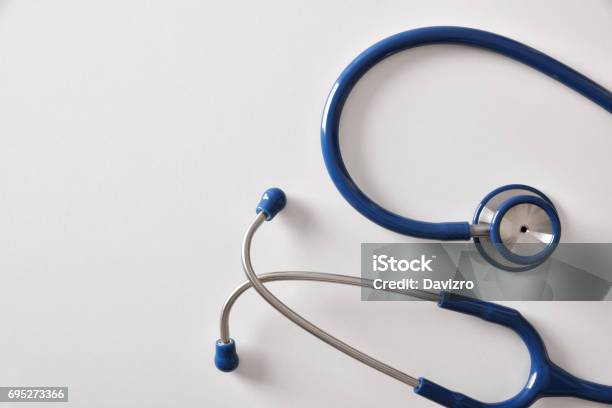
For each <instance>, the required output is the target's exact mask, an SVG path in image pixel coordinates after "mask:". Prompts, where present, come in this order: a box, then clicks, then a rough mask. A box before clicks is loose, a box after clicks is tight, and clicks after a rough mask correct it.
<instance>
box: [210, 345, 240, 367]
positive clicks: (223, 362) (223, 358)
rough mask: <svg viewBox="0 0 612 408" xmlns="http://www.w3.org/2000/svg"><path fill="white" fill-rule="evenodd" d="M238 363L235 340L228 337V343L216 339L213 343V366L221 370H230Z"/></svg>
mask: <svg viewBox="0 0 612 408" xmlns="http://www.w3.org/2000/svg"><path fill="white" fill-rule="evenodd" d="M238 363H239V359H238V353H236V342H235V341H234V340H233V339H230V342H229V343H223V342H222V341H221V340H217V343H216V344H215V366H217V368H218V369H219V370H221V371H225V372H230V371H234V370H235V369H236V368H237V367H238Z"/></svg>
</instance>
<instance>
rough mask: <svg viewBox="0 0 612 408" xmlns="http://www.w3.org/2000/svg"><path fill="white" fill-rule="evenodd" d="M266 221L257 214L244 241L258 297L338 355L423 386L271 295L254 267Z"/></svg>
mask: <svg viewBox="0 0 612 408" xmlns="http://www.w3.org/2000/svg"><path fill="white" fill-rule="evenodd" d="M265 220H266V214H265V213H264V212H263V211H262V212H260V213H259V214H257V217H255V220H254V221H253V223H252V224H251V226H250V227H249V228H248V230H247V232H246V233H245V235H244V239H243V241H242V268H243V269H244V273H245V274H246V277H247V279H248V280H249V281H250V282H251V285H252V286H253V289H255V290H256V291H257V293H259V295H261V297H262V298H264V300H265V301H266V302H268V303H269V304H270V306H272V307H273V308H275V309H276V310H278V311H279V312H280V313H281V314H282V315H283V316H285V317H286V318H287V319H289V320H291V321H292V322H293V323H295V324H297V325H298V326H299V327H301V328H302V329H304V330H306V331H307V332H308V333H310V334H312V335H313V336H315V337H317V338H319V339H320V340H322V341H324V342H325V343H327V344H329V345H330V346H332V347H334V348H335V349H337V350H338V351H341V352H343V353H344V354H346V355H348V356H349V357H353V358H354V359H356V360H358V361H360V362H362V363H363V364H365V365H367V366H370V367H372V368H374V369H375V370H378V371H380V372H381V373H384V374H387V375H388V376H390V377H393V378H395V379H396V380H398V381H401V382H403V383H405V384H408V385H410V386H411V387H417V386H418V385H419V380H418V379H417V378H415V377H412V376H410V375H408V374H406V373H403V372H402V371H399V370H397V369H395V368H393V367H391V366H388V365H387V364H385V363H383V362H381V361H379V360H376V359H375V358H373V357H370V356H368V355H367V354H365V353H362V352H361V351H359V350H357V349H355V348H353V347H351V346H349V345H348V344H346V343H344V342H343V341H341V340H340V339H338V338H336V337H334V336H332V335H331V334H329V333H327V332H326V331H324V330H322V329H320V328H319V327H317V326H315V325H314V324H312V323H311V322H310V321H308V320H306V319H305V318H303V317H302V316H300V315H299V314H297V313H296V312H295V311H293V310H292V309H291V308H290V307H289V306H287V305H285V304H284V303H283V302H281V301H280V300H279V299H278V298H277V297H276V296H274V294H272V292H270V291H269V290H268V289H267V288H266V287H265V286H264V285H263V283H262V282H261V281H260V280H259V278H258V277H257V274H256V273H255V271H254V270H253V265H252V263H251V243H252V241H253V235H254V234H255V232H256V231H257V229H258V228H259V227H260V226H261V224H262V223H263V222H264V221H265Z"/></svg>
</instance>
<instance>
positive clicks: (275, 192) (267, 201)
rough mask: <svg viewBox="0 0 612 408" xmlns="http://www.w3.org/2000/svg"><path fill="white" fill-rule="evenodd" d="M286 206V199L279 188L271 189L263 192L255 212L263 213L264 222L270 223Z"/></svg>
mask: <svg viewBox="0 0 612 408" xmlns="http://www.w3.org/2000/svg"><path fill="white" fill-rule="evenodd" d="M286 204H287V197H286V196H285V193H284V192H283V190H281V189H280V188H276V187H272V188H269V189H267V190H266V191H264V193H263V195H262V196H261V201H259V204H257V209H256V210H255V212H257V214H259V213H260V212H262V211H263V213H264V214H266V221H270V220H271V219H272V218H274V216H275V215H276V214H278V213H279V212H280V211H281V210H282V209H283V208H285V205H286Z"/></svg>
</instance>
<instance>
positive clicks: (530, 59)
mask: <svg viewBox="0 0 612 408" xmlns="http://www.w3.org/2000/svg"><path fill="white" fill-rule="evenodd" d="M447 43H451V44H461V45H469V46H474V47H480V48H484V49H487V50H490V51H494V52H497V53H499V54H502V55H505V56H507V57H510V58H513V59H515V60H517V61H520V62H522V63H524V64H526V65H529V66H530V67H532V68H534V69H537V70H538V71H541V72H543V73H544V74H546V75H548V76H550V77H552V78H555V79H556V80H558V81H559V82H561V83H563V84H565V85H567V86H568V87H570V88H572V89H574V90H575V91H576V92H578V93H580V94H582V95H584V96H585V97H587V98H589V99H590V100H592V101H593V102H595V103H596V104H598V105H600V106H601V107H602V108H604V109H606V110H607V111H608V112H611V113H612V93H611V92H610V91H609V90H607V89H605V88H604V87H602V86H601V85H598V84H597V83H595V82H593V81H592V80H590V79H589V78H587V77H585V76H584V75H582V74H580V73H579V72H576V71H574V70H573V69H571V68H570V67H568V66H566V65H564V64H562V63H561V62H559V61H557V60H555V59H553V58H551V57H549V56H547V55H545V54H543V53H541V52H539V51H537V50H535V49H533V48H531V47H528V46H526V45H524V44H521V43H519V42H517V41H514V40H511V39H509V38H506V37H502V36H500V35H497V34H493V33H489V32H486V31H481V30H475V29H471V28H464V27H428V28H419V29H416V30H410V31H405V32H403V33H399V34H396V35H394V36H391V37H389V38H387V39H384V40H382V41H380V42H379V43H377V44H374V45H373V46H371V47H370V48H368V49H367V50H365V51H364V52H363V53H362V54H361V55H359V56H358V57H357V58H355V60H354V61H353V62H351V64H350V65H349V66H348V67H346V69H345V70H344V71H343V72H342V74H340V77H339V78H338V80H337V81H336V83H335V84H334V86H333V87H332V90H331V92H330V94H329V96H328V99H327V103H326V104H325V109H324V112H323V119H322V123H321V146H322V148H323V158H324V159H325V165H326V167H327V171H328V172H329V175H330V176H331V178H332V180H333V182H334V184H335V185H336V187H337V188H338V190H339V191H340V193H341V194H342V196H343V197H344V198H345V199H346V200H347V201H348V202H349V203H350V204H351V205H352V206H353V207H354V208H355V209H356V210H357V211H359V212H360V213H361V214H362V215H364V216H365V217H367V218H368V219H370V220H371V221H373V222H375V223H377V224H379V225H380V226H382V227H384V228H387V229H390V230H392V231H395V232H398V233H400V234H405V235H410V236H414V237H419V238H429V239H437V240H469V239H470V230H469V224H468V223H467V222H443V223H432V222H424V221H418V220H413V219H410V218H405V217H402V216H400V215H398V214H395V213H393V212H391V211H388V210H386V209H385V208H383V207H381V206H380V205H378V204H376V203H375V202H374V201H372V200H371V199H370V198H369V197H368V196H366V195H365V194H364V193H363V192H362V191H361V190H360V189H359V187H358V186H357V185H356V184H355V182H354V181H353V179H352V178H351V176H350V174H349V173H348V170H347V169H346V166H345V165H344V162H343V161H342V155H341V153H340V144H339V139H338V138H339V126H340V116H341V114H342V108H343V107H344V103H345V102H346V99H347V98H348V96H349V94H350V92H351V90H352V89H353V87H354V86H355V84H356V83H357V81H359V79H360V78H361V77H362V76H363V75H364V74H365V73H366V72H367V71H368V70H369V69H370V68H372V67H373V66H374V65H376V64H377V63H379V62H380V61H382V60H383V59H385V58H387V57H388V56H390V55H393V54H395V53H397V52H400V51H404V50H407V49H409V48H413V47H417V46H422V45H431V44H447Z"/></svg>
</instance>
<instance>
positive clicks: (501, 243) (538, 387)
mask: <svg viewBox="0 0 612 408" xmlns="http://www.w3.org/2000/svg"><path fill="white" fill-rule="evenodd" d="M446 43H454V44H462V45H469V46H475V47H480V48H485V49H488V50H491V51H495V52H498V53H500V54H503V55H505V56H508V57H511V58H514V59H516V60H518V61H520V62H523V63H525V64H527V65H529V66H531V67H533V68H535V69H537V70H539V71H541V72H543V73H545V74H547V75H549V76H551V77H553V78H555V79H557V80H558V81H560V82H562V83H564V84H565V85H567V86H568V87H570V88H572V89H574V90H576V91H577V92H579V93H581V94H582V95H584V96H585V97H587V98H589V99H590V100H592V101H593V102H595V103H597V104H598V105H600V106H601V107H603V108H604V109H606V110H607V111H609V112H612V93H610V91H608V90H606V89H605V88H603V87H602V86H600V85H598V84H596V83H595V82H593V81H591V80H590V79H588V78H586V77H585V76H583V75H581V74H580V73H578V72H576V71H574V70H572V69H571V68H569V67H567V66H565V65H563V64H562V63H560V62H558V61H556V60H554V59H552V58H551V57H549V56H547V55H545V54H542V53H541V52H539V51H537V50H534V49H532V48H530V47H527V46H525V45H523V44H521V43H518V42H516V41H513V40H510V39H508V38H505V37H502V36H499V35H496V34H493V33H489V32H486V31H480V30H474V29H469V28H462V27H429V28H421V29H417V30H410V31H406V32H403V33H400V34H397V35H394V36H392V37H389V38H387V39H385V40H383V41H381V42H379V43H377V44H375V45H374V46H372V47H370V48H368V49H367V50H366V51H364V52H363V53H362V54H361V55H359V56H358V57H357V58H356V59H355V60H354V61H353V62H352V63H351V64H350V65H349V66H348V67H347V68H346V69H345V70H344V71H343V72H342V74H341V75H340V77H339V78H338V80H337V81H336V83H335V84H334V86H333V88H332V91H331V92H330V95H329V97H328V100H327V103H326V105H325V111H324V114H323V121H322V125H321V144H322V147H323V156H324V159H325V164H326V166H327V169H328V171H329V174H330V176H331V178H332V180H333V182H334V184H335V185H336V187H337V188H338V190H339V191H340V193H341V194H342V195H343V196H344V198H345V199H346V200H347V201H348V202H349V203H350V204H351V205H352V206H353V207H354V208H355V209H356V210H357V211H359V212H360V213H361V214H363V215H364V216H365V217H367V218H369V219H370V220H372V221H373V222H375V223H377V224H379V225H381V226H383V227H385V228H387V229H390V230H392V231H396V232H398V233H401V234H404V235H410V236H414V237H419V238H426V239H434V240H445V241H446V240H470V239H474V242H475V243H476V246H477V248H478V250H479V251H480V253H481V254H482V255H483V257H484V258H485V259H487V260H488V261H489V262H490V263H491V264H493V265H494V266H497V267H499V268H502V269H505V270H510V271H522V270H526V269H530V268H533V267H535V266H537V265H540V264H541V263H542V262H544V261H545V260H546V259H547V258H548V257H549V256H550V255H551V254H552V252H553V251H554V250H555V248H556V246H557V244H558V242H559V239H560V236H561V223H560V221H559V216H558V214H557V211H556V210H555V207H554V205H553V204H552V202H551V201H550V200H549V199H548V198H547V197H546V196H545V195H544V194H543V193H541V192H540V191H539V190H536V189H535V188H533V187H529V186H526V185H519V184H514V185H508V186H504V187H501V188H498V189H496V190H494V191H493V192H491V193H490V194H488V195H487V196H486V197H485V198H484V199H483V200H482V201H481V203H480V204H479V206H478V208H477V210H476V213H475V215H474V218H473V221H472V223H471V224H470V223H468V222H445V223H431V222H424V221H417V220H414V219H410V218H405V217H402V216H400V215H397V214H394V213H392V212H390V211H388V210H386V209H385V208H383V207H381V206H380V205H378V204H376V203H375V202H374V201H372V200H371V199H370V198H369V197H367V196H366V195H365V194H364V193H363V192H362V191H361V190H360V189H359V187H358V186H357V185H356V184H355V182H354V181H353V179H352V178H351V176H350V175H349V173H348V171H347V169H346V166H345V165H344V163H343V161H342V155H341V153H340V146H339V142H338V138H339V124H340V116H341V113H342V108H343V105H344V103H345V101H346V99H347V98H348V96H349V94H350V92H351V89H352V88H353V87H354V86H355V84H356V83H357V81H358V80H359V79H360V78H361V77H362V76H363V75H364V74H365V73H366V72H367V71H368V70H369V69H370V68H372V67H373V66H374V65H376V64H377V63H378V62H380V61H382V60H383V59H385V58H387V57H389V56H390V55H393V54H395V53H397V52H400V51H404V50H406V49H409V48H412V47H416V46H422V45H429V44H446ZM285 204H286V197H285V194H284V193H283V192H282V191H281V190H280V189H277V188H272V189H269V190H267V191H266V192H265V193H264V194H263V196H262V199H261V201H260V203H259V205H258V206H257V211H256V212H257V216H256V218H255V220H254V221H253V223H252V224H251V225H250V227H249V228H248V230H247V232H246V234H245V236H244V240H243V244H242V267H243V269H244V271H245V274H246V276H247V278H248V281H247V282H244V283H243V284H242V285H240V286H239V287H238V288H236V289H235V290H234V292H233V293H232V294H231V295H230V296H229V298H228V299H227V300H226V302H225V304H224V306H223V309H222V312H221V321H220V332H221V338H220V339H219V340H218V341H217V342H216V353H215V365H216V366H217V368H219V369H220V370H222V371H232V370H234V369H236V368H237V367H238V361H239V360H238V355H237V353H236V343H235V341H234V340H233V339H232V338H231V337H230V334H229V315H230V311H231V308H232V306H233V305H234V303H235V302H236V300H237V299H238V297H239V296H240V295H241V294H242V293H244V292H245V291H246V290H247V289H249V288H250V287H253V288H254V289H255V290H256V291H257V292H258V293H259V294H260V295H261V296H262V297H263V298H264V300H266V301H267V302H268V303H269V304H270V305H271V306H273V307H274V308H275V309H276V310H278V311H279V312H280V313H281V314H283V315H284V316H285V317H287V318H288V319H289V320H291V321H292V322H294V323H295V324H297V325H298V326H300V327H301V328H303V329H304V330H306V331H307V332H309V333H311V334H312V335H314V336H316V337H317V338H319V339H321V340H322V341H324V342H326V343H327V344H329V345H331V346H332V347H335V348H336V349H337V350H339V351H342V352H343V353H345V354H347V355H349V356H350V357H353V358H355V359H356V360H358V361H360V362H362V363H364V364H366V365H368V366H370V367H372V368H374V369H376V370H378V371H380V372H382V373H384V374H387V375H389V376H390V377H392V378H395V379H397V380H398V381H400V382H402V383H405V384H407V385H409V386H411V387H413V389H414V392H415V393H417V394H418V395H421V396H423V397H425V398H428V399H430V400H431V401H434V402H436V403H438V404H440V405H442V406H445V407H449V408H525V407H529V406H531V405H532V404H533V403H534V402H535V401H537V400H538V399H540V398H544V397H575V398H581V399H585V400H590V401H596V402H602V403H607V404H612V387H610V386H605V385H600V384H596V383H593V382H590V381H586V380H582V379H580V378H577V377H575V376H573V375H571V374H569V373H568V372H567V371H565V370H563V369H562V368H560V367H559V366H557V365H556V364H554V363H553V362H552V361H551V360H550V359H549V357H548V353H547V351H546V347H545V345H544V343H543V341H542V339H541V337H540V336H539V334H538V333H537V331H536V330H535V328H534V327H533V326H532V325H531V324H530V323H529V322H528V321H527V320H526V319H525V318H524V317H523V316H522V315H521V314H520V313H519V312H518V311H516V310H514V309H511V308H508V307H505V306H501V305H498V304H495V303H490V302H485V301H481V300H477V299H472V298H469V297H464V296H460V295H457V294H453V293H450V292H444V291H442V292H438V293H433V292H426V291H420V290H410V291H395V290H391V291H392V292H397V293H400V294H403V295H408V296H413V297H417V298H420V299H423V300H427V301H433V302H436V303H437V304H438V306H439V307H440V308H442V309H446V310H451V311H455V312H459V313H464V314H469V315H473V316H476V317H480V318H481V319H483V320H485V321H488V322H491V323H495V324H499V325H501V326H505V327H507V328H509V329H511V330H513V331H515V332H516V333H517V334H518V335H519V336H520V337H521V339H522V340H523V341H524V342H525V345H526V346H527V349H528V351H529V355H530V357H531V370H530V373H529V377H528V380H527V382H526V384H525V386H524V388H523V389H522V390H521V391H520V392H519V393H518V394H517V395H516V396H514V397H513V398H510V399H509V400H506V401H503V402H499V403H484V402H480V401H477V400H475V399H473V398H470V397H468V396H466V395H463V394H461V393H458V392H454V391H451V390H448V389H446V388H444V387H442V386H440V385H437V384H436V383H434V382H432V381H429V380H427V379H425V378H417V377H413V376H410V375H408V374H406V373H404V372H402V371H400V370H397V369H395V368H393V367H391V366H389V365H387V364H385V363H383V362H381V361H379V360H376V359H374V358H373V357H371V356H369V355H368V354H365V353H363V352H361V351H359V350H357V349H355V348H353V347H352V346H350V345H348V344H346V343H344V342H343V341H341V340H340V339H338V338H336V337H334V336H332V335H331V334H329V333H327V332H325V331H324V330H322V329H321V328H319V327H318V326H316V325H314V324H313V323H311V322H310V321H308V320H306V319H305V318H303V317H302V316H300V315H299V314H298V313H296V312H295V311H294V310H293V309H291V308H289V307H288V306H287V305H285V304H284V303H283V302H282V301H280V300H279V299H278V298H277V297H276V296H275V295H274V294H273V293H272V292H270V291H269V290H268V289H267V287H266V286H265V285H264V284H263V283H264V282H268V281H279V280H299V281H318V282H327V283H336V284H346V285H354V286H362V287H371V285H372V282H371V281H369V280H367V279H363V278H357V277H353V276H346V275H337V274H329V273H318V272H303V271H292V272H272V273H266V274H261V275H257V274H256V273H255V271H254V269H253V265H252V262H251V243H252V240H253V236H254V234H255V232H256V231H257V230H258V228H259V227H260V226H261V225H262V224H263V223H264V221H270V220H272V219H273V218H274V216H275V215H276V214H277V213H278V212H280V211H281V210H282V209H283V208H284V207H285Z"/></svg>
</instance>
